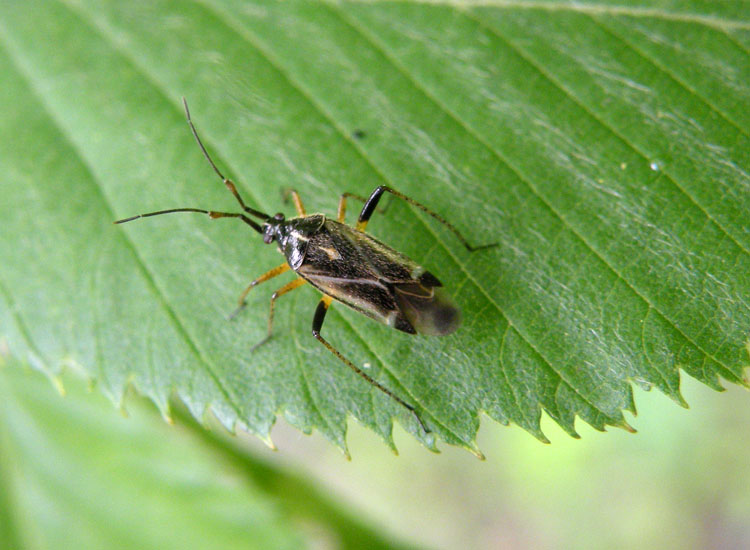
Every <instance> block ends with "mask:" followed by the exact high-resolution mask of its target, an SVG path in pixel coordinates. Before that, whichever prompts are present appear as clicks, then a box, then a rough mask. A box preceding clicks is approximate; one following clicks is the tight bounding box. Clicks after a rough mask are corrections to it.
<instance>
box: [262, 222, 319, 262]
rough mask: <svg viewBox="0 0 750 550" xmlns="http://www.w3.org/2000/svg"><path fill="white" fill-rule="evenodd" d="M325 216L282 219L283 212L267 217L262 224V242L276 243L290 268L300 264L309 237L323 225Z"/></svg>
mask: <svg viewBox="0 0 750 550" xmlns="http://www.w3.org/2000/svg"><path fill="white" fill-rule="evenodd" d="M325 221H326V217H325V216H324V215H323V214H313V215H311V216H304V217H301V218H290V219H288V220H287V219H284V215H283V214H276V215H275V216H273V217H271V218H268V219H267V220H266V222H265V223H264V224H263V242H265V243H266V244H271V243H272V242H274V241H276V244H277V246H278V248H279V252H281V253H282V254H283V255H284V256H286V259H287V261H288V262H289V265H290V266H291V268H292V269H294V270H296V269H297V268H299V266H300V265H302V262H303V261H304V259H305V253H306V251H307V243H308V241H309V240H310V237H311V236H312V235H314V234H315V233H316V232H318V231H319V230H320V228H321V227H323V224H324V223H325Z"/></svg>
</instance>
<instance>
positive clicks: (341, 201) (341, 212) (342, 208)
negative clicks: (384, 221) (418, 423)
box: [336, 193, 367, 231]
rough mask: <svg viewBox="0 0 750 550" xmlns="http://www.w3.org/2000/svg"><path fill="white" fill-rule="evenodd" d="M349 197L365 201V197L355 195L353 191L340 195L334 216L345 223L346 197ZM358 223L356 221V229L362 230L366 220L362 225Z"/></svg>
mask: <svg viewBox="0 0 750 550" xmlns="http://www.w3.org/2000/svg"><path fill="white" fill-rule="evenodd" d="M349 197H352V198H353V199H357V200H360V201H362V202H367V199H366V198H365V197H363V196H361V195H355V194H354V193H344V194H343V195H341V198H340V199H339V212H338V217H337V218H336V219H337V220H338V221H339V222H341V223H346V199H348V198H349ZM359 225H360V224H359V223H357V229H358V230H359V231H364V230H365V226H366V225H367V222H365V224H364V225H363V226H362V227H360V226H359Z"/></svg>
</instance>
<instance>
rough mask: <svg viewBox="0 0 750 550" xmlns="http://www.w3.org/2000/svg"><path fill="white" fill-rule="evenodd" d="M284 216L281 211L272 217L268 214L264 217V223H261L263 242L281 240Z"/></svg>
mask: <svg viewBox="0 0 750 550" xmlns="http://www.w3.org/2000/svg"><path fill="white" fill-rule="evenodd" d="M285 221H286V220H285V218H284V214H282V213H281V212H279V213H277V214H275V215H274V216H273V217H271V216H269V217H268V218H266V221H265V223H264V224H263V242H264V243H266V244H271V243H272V242H273V241H275V240H277V239H278V240H281V238H282V237H283V236H284V235H283V233H284V231H283V229H284V225H285Z"/></svg>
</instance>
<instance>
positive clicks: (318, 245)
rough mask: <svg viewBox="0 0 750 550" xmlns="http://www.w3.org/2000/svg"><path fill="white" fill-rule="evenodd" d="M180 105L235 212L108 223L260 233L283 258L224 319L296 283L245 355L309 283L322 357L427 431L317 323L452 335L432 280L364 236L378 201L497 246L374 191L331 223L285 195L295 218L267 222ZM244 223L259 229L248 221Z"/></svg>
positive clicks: (382, 189)
mask: <svg viewBox="0 0 750 550" xmlns="http://www.w3.org/2000/svg"><path fill="white" fill-rule="evenodd" d="M183 104H184V106H185V114H186V116H187V122H188V125H189V126H190V130H191V131H192V133H193V136H194V137H195V140H196V141H197V142H198V146H199V147H200V149H201V151H202V152H203V156H204V157H205V158H206V160H208V162H209V164H210V165H211V167H212V168H213V170H214V172H216V174H217V175H218V176H219V178H221V180H222V182H223V183H224V185H225V186H226V187H227V189H229V191H230V192H231V193H232V195H234V198H235V199H237V202H239V204H240V206H241V207H242V210H243V212H242V213H236V212H217V211H214V210H204V209H201V208H172V209H169V210H159V211H157V212H149V213H147V214H139V215H137V216H132V217H130V218H125V219H122V220H117V221H116V222H114V223H116V224H121V223H127V222H130V221H133V220H136V219H139V218H147V217H150V216H160V215H162V214H173V213H177V212H197V213H200V214H208V216H209V217H210V218H211V219H218V218H239V219H240V220H242V221H243V222H245V223H246V224H247V225H249V226H250V227H251V228H252V229H253V230H255V231H256V232H258V233H260V234H261V235H262V236H263V242H264V243H266V244H271V243H273V242H276V244H277V247H278V250H279V252H281V253H282V254H283V255H284V257H285V258H286V262H285V263H283V264H281V265H279V266H278V267H275V268H273V269H271V270H270V271H267V272H266V273H264V274H263V275H261V276H260V277H258V278H257V279H255V280H254V281H252V282H251V283H250V284H249V285H248V286H247V288H246V289H245V290H244V291H243V292H242V294H241V295H240V297H239V305H238V307H237V309H236V310H235V311H234V313H232V315H231V316H230V318H232V317H234V316H235V315H236V314H237V313H238V312H239V311H240V310H241V309H242V308H243V307H244V306H245V299H246V297H247V295H248V293H249V292H250V291H251V290H252V289H253V288H255V287H256V286H257V285H259V284H260V283H263V282H265V281H268V280H270V279H272V278H274V277H276V276H278V275H281V274H282V273H285V272H287V271H289V270H292V271H294V272H295V273H296V274H297V275H298V276H299V277H298V278H297V279H295V280H293V281H291V282H290V283H287V284H285V285H284V286H282V287H281V288H279V289H278V290H277V291H276V292H274V293H273V295H272V296H271V305H270V311H269V315H268V331H267V333H266V336H265V338H263V339H262V340H261V341H260V342H258V343H257V344H256V345H255V346H253V347H252V349H251V351H252V350H254V349H256V348H257V347H258V346H260V345H261V344H264V343H265V342H267V341H268V340H269V339H270V338H271V335H272V333H273V317H274V306H275V304H276V300H277V299H278V298H280V297H281V296H283V295H284V294H287V293H289V292H291V291H292V290H294V289H296V288H299V287H301V286H302V285H304V284H305V283H309V284H310V285H312V286H314V287H315V288H317V289H318V290H319V291H320V292H321V293H322V294H323V297H322V298H321V300H320V302H319V303H318V307H317V309H316V310H315V315H314V317H313V323H312V334H313V336H314V337H315V338H316V339H317V340H318V341H319V342H320V343H321V344H323V346H325V348H326V349H327V350H328V351H330V352H331V353H332V354H333V355H335V356H336V357H337V358H338V359H340V360H341V361H342V362H343V363H344V364H346V366H348V367H349V368H350V369H352V370H353V371H354V372H356V373H357V374H358V375H359V376H361V377H362V378H363V379H365V380H366V381H367V382H368V383H370V384H372V385H373V386H375V387H376V388H377V389H378V390H380V391H382V392H383V393H385V394H386V395H388V396H389V397H391V398H392V399H394V400H395V401H396V402H397V403H399V404H400V405H402V406H403V407H405V408H406V409H407V410H409V411H410V412H411V413H412V414H414V416H415V417H416V418H417V420H418V421H419V424H420V425H421V426H422V429H423V430H424V431H425V432H426V433H428V432H429V431H430V430H429V429H428V428H427V426H426V425H425V423H424V421H423V420H422V417H421V415H420V414H419V412H418V411H417V408H416V407H415V406H414V405H412V404H410V403H408V402H407V401H405V400H404V399H402V398H401V397H399V396H398V395H396V394H395V393H394V392H393V391H391V390H390V389H388V388H387V387H386V386H384V385H383V384H381V383H380V382H378V381H376V380H375V379H373V378H372V377H371V376H370V375H369V374H367V373H366V372H364V370H362V369H361V368H359V367H358V366H356V365H355V364H354V363H352V362H351V361H350V360H349V359H347V358H346V357H344V355H343V354H342V353H341V352H340V351H338V350H337V349H336V348H335V347H333V345H332V344H331V343H330V342H329V341H328V340H327V339H325V338H324V337H323V336H322V335H321V333H320V331H321V328H322V326H323V321H324V320H325V317H326V313H327V312H328V308H329V307H330V305H331V303H332V302H333V301H334V300H336V301H337V302H341V303H342V304H345V305H347V306H349V307H350V308H352V309H354V310H356V311H358V312H360V313H362V314H364V315H366V316H368V317H370V318H372V319H374V320H376V321H379V322H381V323H383V324H385V325H387V326H389V327H392V328H394V329H396V330H400V331H402V332H406V333H408V334H416V333H422V334H427V335H436V336H442V335H446V334H450V333H452V332H454V331H455V330H456V329H457V328H458V326H459V323H460V312H459V309H458V307H456V305H455V304H454V303H453V302H452V301H451V299H450V298H449V297H448V296H447V295H446V294H445V292H443V288H442V286H443V285H442V283H441V282H440V281H439V280H438V279H437V277H435V276H434V275H433V274H432V273H430V272H429V271H427V270H426V269H424V268H423V267H421V266H419V265H418V264H417V263H415V262H414V261H413V260H411V259H409V258H407V257H406V256H405V255H403V254H401V253H400V252H397V251H396V250H394V249H392V248H390V247H389V246H387V245H385V244H383V243H381V242H380V241H378V240H377V239H375V238H374V237H372V236H370V235H368V234H367V233H365V228H366V227H367V223H368V222H369V220H370V217H371V216H372V214H373V212H375V210H376V208H377V206H378V203H379V201H380V199H381V197H382V196H383V194H384V193H390V194H392V195H395V196H396V197H398V198H400V199H402V200H404V201H406V202H408V203H409V204H411V205H413V206H415V207H416V208H419V209H420V210H422V211H423V212H425V213H427V214H429V215H430V216H432V217H433V218H435V219H436V220H438V221H439V222H440V223H442V224H443V225H445V226H446V227H447V228H448V229H450V231H452V232H453V233H454V234H455V235H456V237H457V238H458V239H459V241H461V243H462V244H463V246H464V247H466V249H467V250H469V251H471V252H473V251H476V250H480V249H483V248H489V247H491V246H496V244H497V243H493V244H489V245H482V246H471V245H470V244H469V243H468V241H467V240H466V239H465V238H464V237H463V235H461V233H460V232H459V231H458V230H457V229H456V228H455V227H454V226H453V225H451V224H450V223H449V222H448V221H446V220H445V219H443V218H442V217H441V216H439V215H438V214H436V213H435V212H433V211H432V210H430V209H429V208H427V207H426V206H424V205H422V204H421V203H419V202H417V201H415V200H414V199H412V198H409V197H407V196H406V195H403V194H401V193H399V192H398V191H395V190H394V189H391V188H390V187H386V186H382V185H381V186H379V187H377V188H376V189H375V190H374V191H373V192H372V193H371V194H370V196H369V197H367V198H366V197H362V196H359V195H355V194H353V193H344V194H343V195H341V198H340V200H339V206H338V216H337V219H336V220H332V219H329V218H327V217H326V216H325V215H323V214H311V215H308V214H307V213H306V211H305V207H304V205H303V204H302V200H301V198H300V196H299V194H298V193H297V192H296V191H290V192H289V193H290V194H291V196H292V199H293V201H294V206H295V208H296V210H297V214H298V217H295V218H290V219H286V218H285V217H284V215H283V214H281V213H278V214H275V215H273V216H269V215H268V214H265V213H263V212H261V211H259V210H256V209H254V208H251V207H249V206H247V205H246V204H245V202H244V201H243V200H242V197H241V196H240V194H239V192H238V191H237V188H236V187H235V185H234V183H233V182H232V181H231V180H229V179H227V178H226V177H225V176H224V174H222V173H221V171H219V169H218V168H217V166H216V164H215V163H214V161H213V160H212V159H211V156H210V155H209V154H208V151H207V150H206V148H205V146H204V145H203V142H202V141H201V139H200V137H198V132H197V131H196V129H195V126H194V125H193V121H192V119H191V118H190V110H189V109H188V105H187V101H185V99H184V98H183ZM350 198H351V199H357V200H360V201H362V202H364V207H363V208H362V211H361V212H360V214H359V218H358V219H357V224H356V226H355V227H351V226H348V225H346V224H345V223H344V218H345V214H346V202H347V199H350ZM251 217H252V218H256V219H257V220H259V221H255V220H253V219H251Z"/></svg>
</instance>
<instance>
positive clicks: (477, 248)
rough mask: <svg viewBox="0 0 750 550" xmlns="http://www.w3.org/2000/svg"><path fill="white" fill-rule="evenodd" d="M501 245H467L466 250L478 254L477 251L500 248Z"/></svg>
mask: <svg viewBox="0 0 750 550" xmlns="http://www.w3.org/2000/svg"><path fill="white" fill-rule="evenodd" d="M499 244H500V243H490V244H480V245H479V246H471V245H467V246H466V249H467V250H468V251H469V252H476V251H477V250H484V249H485V248H494V247H496V246H498V245H499Z"/></svg>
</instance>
